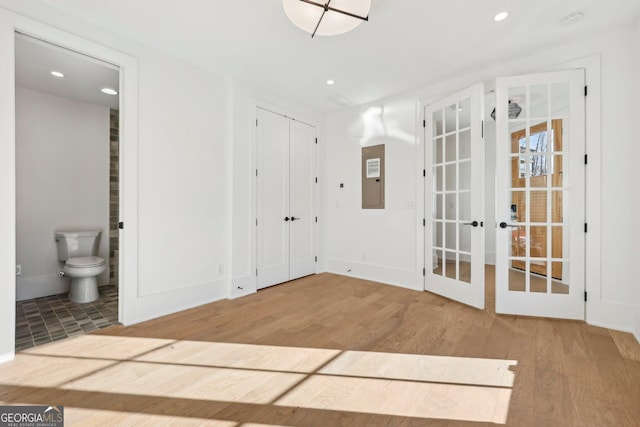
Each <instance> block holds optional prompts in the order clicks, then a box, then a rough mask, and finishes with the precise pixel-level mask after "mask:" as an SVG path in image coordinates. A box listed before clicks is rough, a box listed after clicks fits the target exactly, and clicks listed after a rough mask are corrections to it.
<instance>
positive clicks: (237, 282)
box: [229, 276, 257, 299]
mask: <svg viewBox="0 0 640 427" xmlns="http://www.w3.org/2000/svg"><path fill="white" fill-rule="evenodd" d="M256 292H257V289H256V278H255V276H244V277H235V278H233V279H231V289H230V290H229V299H236V298H241V297H244V296H247V295H251V294H255V293H256Z"/></svg>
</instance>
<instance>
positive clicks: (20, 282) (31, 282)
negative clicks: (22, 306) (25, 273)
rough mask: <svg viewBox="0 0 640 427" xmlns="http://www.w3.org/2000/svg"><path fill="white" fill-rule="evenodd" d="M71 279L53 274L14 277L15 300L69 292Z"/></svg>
mask: <svg viewBox="0 0 640 427" xmlns="http://www.w3.org/2000/svg"><path fill="white" fill-rule="evenodd" d="M70 286H71V279H69V278H68V277H58V276H56V275H55V274H46V275H44V276H29V277H22V276H18V277H16V301H23V300H26V299H32V298H40V297H47V296H49V295H58V294H64V293H66V292H69V287H70Z"/></svg>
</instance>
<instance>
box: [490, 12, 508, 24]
mask: <svg viewBox="0 0 640 427" xmlns="http://www.w3.org/2000/svg"><path fill="white" fill-rule="evenodd" d="M507 16H509V12H507V11H502V12H499V13H497V14H496V16H494V17H493V20H494V21H496V22H500V21H504V20H505V19H507Z"/></svg>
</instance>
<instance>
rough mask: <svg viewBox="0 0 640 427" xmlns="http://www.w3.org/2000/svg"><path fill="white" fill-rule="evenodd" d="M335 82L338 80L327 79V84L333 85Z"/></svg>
mask: <svg viewBox="0 0 640 427" xmlns="http://www.w3.org/2000/svg"><path fill="white" fill-rule="evenodd" d="M335 83H336V82H335V81H334V80H327V84H328V85H329V86H331V85H333V84H335Z"/></svg>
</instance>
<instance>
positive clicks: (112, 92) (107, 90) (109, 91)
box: [100, 87, 118, 95]
mask: <svg viewBox="0 0 640 427" xmlns="http://www.w3.org/2000/svg"><path fill="white" fill-rule="evenodd" d="M100 91H101V92H102V93H106V94H107V95H117V94H118V91H117V90H115V89H111V88H110V87H103V88H102V89H100Z"/></svg>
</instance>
